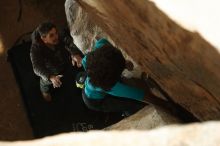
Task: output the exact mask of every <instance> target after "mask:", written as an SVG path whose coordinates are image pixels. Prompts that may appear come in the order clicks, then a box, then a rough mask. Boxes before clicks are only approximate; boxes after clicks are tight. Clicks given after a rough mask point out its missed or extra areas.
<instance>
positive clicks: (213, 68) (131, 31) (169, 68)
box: [76, 0, 220, 121]
mask: <svg viewBox="0 0 220 146" xmlns="http://www.w3.org/2000/svg"><path fill="white" fill-rule="evenodd" d="M76 1H77V2H78V3H79V5H80V6H81V7H82V8H83V9H84V10H85V11H86V12H87V14H88V17H89V18H91V19H92V20H93V22H95V24H96V25H98V26H99V27H100V28H102V30H103V31H104V32H105V33H106V34H108V36H110V37H111V39H112V40H113V42H114V43H115V44H116V46H119V47H120V48H122V49H123V50H124V51H125V52H126V53H127V54H128V55H129V56H131V57H132V58H133V59H134V61H136V62H137V63H138V65H140V67H141V69H142V70H144V71H145V72H148V73H149V74H150V75H151V76H152V77H153V78H154V80H156V81H157V83H158V84H159V85H160V86H161V87H162V89H163V90H164V91H165V92H166V93H167V95H169V97H170V99H172V101H173V102H175V103H177V104H179V105H181V106H182V107H184V108H185V109H186V110H188V111H189V112H190V113H191V114H192V115H193V116H194V117H195V118H197V119H199V120H201V121H205V120H213V119H220V108H219V107H220V90H219V87H220V74H219V72H220V55H219V52H218V51H217V49H216V48H215V47H213V46H212V45H211V44H209V43H208V42H207V41H206V40H205V39H204V38H203V37H201V35H200V34H199V33H194V32H190V31H187V30H185V29H183V28H182V27H181V26H180V25H178V24H177V23H175V22H174V21H173V20H171V19H170V18H169V17H168V16H167V15H165V14H164V13H163V12H162V11H161V10H160V9H159V8H158V7H157V5H155V3H154V2H151V1H147V0H138V1H135V0H129V1H126V0H120V1H118V0H111V1H107V0H97V1H91V0H76ZM157 2H158V3H160V2H159V0H157ZM158 3H157V4H158ZM161 3H162V2H161ZM199 3H200V2H199V1H198V4H199ZM175 10H176V11H178V10H177V9H175ZM197 17H201V15H199V14H198V15H197ZM207 21H208V20H207Z"/></svg>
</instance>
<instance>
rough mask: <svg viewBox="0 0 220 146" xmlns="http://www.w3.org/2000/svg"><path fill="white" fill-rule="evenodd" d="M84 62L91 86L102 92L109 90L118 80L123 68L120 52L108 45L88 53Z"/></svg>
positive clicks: (122, 58) (123, 62)
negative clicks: (102, 90)
mask: <svg viewBox="0 0 220 146" xmlns="http://www.w3.org/2000/svg"><path fill="white" fill-rule="evenodd" d="M86 62H87V68H86V70H87V74H88V76H89V77H90V82H91V84H92V85H94V86H96V87H100V88H102V89H104V90H109V89H111V88H112V87H113V86H114V85H115V84H116V82H118V81H119V80H120V77H121V73H122V71H123V70H124V68H125V59H124V57H123V55H122V53H121V51H120V50H118V49H116V48H114V47H113V46H112V45H109V44H108V45H104V46H103V47H102V48H99V49H96V50H95V51H93V52H91V53H89V54H88V56H87V61H86Z"/></svg>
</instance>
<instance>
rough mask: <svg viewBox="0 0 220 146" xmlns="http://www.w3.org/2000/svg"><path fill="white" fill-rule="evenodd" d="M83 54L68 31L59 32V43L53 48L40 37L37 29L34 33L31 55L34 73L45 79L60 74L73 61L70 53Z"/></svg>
mask: <svg viewBox="0 0 220 146" xmlns="http://www.w3.org/2000/svg"><path fill="white" fill-rule="evenodd" d="M76 54H79V55H81V52H80V51H79V49H78V48H77V47H76V46H75V44H74V43H73V40H72V38H71V36H70V35H69V33H68V32H66V31H65V32H63V33H62V34H59V43H58V44H57V45H56V46H55V47H54V49H51V48H49V47H47V46H46V45H45V44H44V43H43V41H42V40H41V38H40V35H39V33H38V31H37V30H35V31H34V32H33V33H32V45H31V50H30V57H31V62H32V66H33V70H34V73H35V74H36V75H37V76H40V77H41V78H42V79H44V80H49V77H50V76H51V75H58V74H60V73H61V72H62V71H63V70H64V68H65V66H66V65H68V64H70V63H71V57H70V55H76Z"/></svg>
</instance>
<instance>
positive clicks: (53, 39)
mask: <svg viewBox="0 0 220 146" xmlns="http://www.w3.org/2000/svg"><path fill="white" fill-rule="evenodd" d="M41 39H42V40H43V42H44V43H45V44H47V45H56V44H58V43H59V39H58V32H57V29H56V28H52V29H51V30H50V31H49V32H48V33H47V35H45V36H42V37H41Z"/></svg>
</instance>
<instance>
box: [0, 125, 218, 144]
mask: <svg viewBox="0 0 220 146" xmlns="http://www.w3.org/2000/svg"><path fill="white" fill-rule="evenodd" d="M219 131H220V123H219V122H209V123H203V124H201V123H200V124H198V123H197V124H191V125H186V126H177V125H176V126H167V127H163V128H159V129H154V130H151V131H123V132H122V131H109V132H103V131H91V132H87V133H69V134H61V135H57V136H52V137H48V138H43V139H38V140H34V141H25V142H21V141H20V142H0V145H1V146H54V145H59V146H75V145H77V146H88V145H89V146H112V145H114V146H122V145H126V146H134V145H137V146H219V143H220V133H219Z"/></svg>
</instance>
